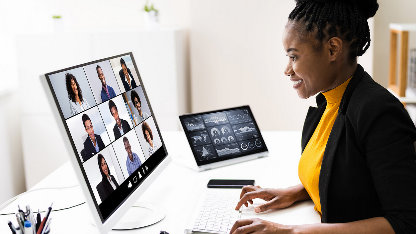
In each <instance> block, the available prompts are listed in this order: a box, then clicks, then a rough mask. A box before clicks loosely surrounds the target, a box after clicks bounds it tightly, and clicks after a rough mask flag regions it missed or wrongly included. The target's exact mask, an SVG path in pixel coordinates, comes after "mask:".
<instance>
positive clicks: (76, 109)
mask: <svg viewBox="0 0 416 234" xmlns="http://www.w3.org/2000/svg"><path fill="white" fill-rule="evenodd" d="M65 79H66V91H67V92H68V98H69V105H70V107H71V116H72V115H75V114H78V113H81V112H83V111H84V110H86V109H88V108H90V105H88V102H87V100H84V99H83V97H82V90H81V87H79V84H78V81H77V79H76V78H75V76H74V75H72V74H71V73H66V75H65Z"/></svg>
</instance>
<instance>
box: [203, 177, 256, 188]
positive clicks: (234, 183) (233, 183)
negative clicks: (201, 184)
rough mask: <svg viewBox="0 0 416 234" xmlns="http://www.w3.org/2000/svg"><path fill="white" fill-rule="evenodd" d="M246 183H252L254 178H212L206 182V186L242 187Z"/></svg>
mask: <svg viewBox="0 0 416 234" xmlns="http://www.w3.org/2000/svg"><path fill="white" fill-rule="evenodd" d="M246 185H254V180H224V179H213V180H210V181H209V182H208V184H207V187H208V188H242V187H244V186H246Z"/></svg>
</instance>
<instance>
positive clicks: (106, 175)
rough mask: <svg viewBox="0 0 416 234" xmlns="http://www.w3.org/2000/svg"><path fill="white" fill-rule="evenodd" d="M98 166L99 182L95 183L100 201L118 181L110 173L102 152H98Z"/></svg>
mask: <svg viewBox="0 0 416 234" xmlns="http://www.w3.org/2000/svg"><path fill="white" fill-rule="evenodd" d="M97 159H98V168H99V169H100V173H101V177H102V179H101V182H100V183H99V184H98V185H97V187H96V188H97V191H98V195H100V199H101V201H104V200H105V199H106V198H107V197H108V195H110V194H111V193H112V192H113V191H114V190H116V188H118V183H117V181H116V179H115V178H114V176H113V175H111V172H110V168H109V167H108V164H107V162H106V161H105V158H104V156H103V155H102V154H98V158H97Z"/></svg>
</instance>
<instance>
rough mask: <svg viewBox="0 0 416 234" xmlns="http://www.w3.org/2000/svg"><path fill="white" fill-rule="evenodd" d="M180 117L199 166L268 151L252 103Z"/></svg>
mask: <svg viewBox="0 0 416 234" xmlns="http://www.w3.org/2000/svg"><path fill="white" fill-rule="evenodd" d="M179 118H180V121H181V123H182V127H183V129H184V131H185V134H186V136H187V138H188V142H189V145H190V146H191V148H192V152H193V154H194V157H195V160H196V163H197V164H198V166H201V165H206V164H210V163H214V162H219V161H224V160H228V159H234V158H238V157H243V156H247V155H252V154H256V153H260V152H266V151H267V147H266V144H265V142H264V140H263V137H262V135H261V133H260V130H259V128H258V126H257V123H256V121H255V119H254V116H253V113H252V112H251V109H250V107H249V106H241V107H236V108H230V109H223V110H216V111H210V112H204V113H196V114H189V115H182V116H180V117H179Z"/></svg>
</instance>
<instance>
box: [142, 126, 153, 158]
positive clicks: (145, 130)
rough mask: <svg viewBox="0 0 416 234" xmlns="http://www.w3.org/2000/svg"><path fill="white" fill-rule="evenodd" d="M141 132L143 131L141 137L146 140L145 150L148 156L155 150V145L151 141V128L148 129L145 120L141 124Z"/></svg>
mask: <svg viewBox="0 0 416 234" xmlns="http://www.w3.org/2000/svg"><path fill="white" fill-rule="evenodd" d="M142 132H143V137H144V139H145V140H146V143H147V151H148V152H149V156H150V155H152V154H153V153H154V152H155V149H156V146H155V145H154V142H153V133H152V129H150V126H149V124H147V123H146V122H143V124H142Z"/></svg>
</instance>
